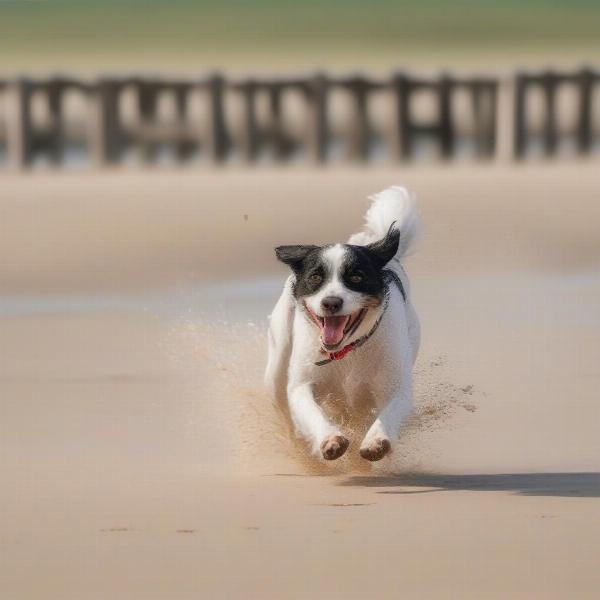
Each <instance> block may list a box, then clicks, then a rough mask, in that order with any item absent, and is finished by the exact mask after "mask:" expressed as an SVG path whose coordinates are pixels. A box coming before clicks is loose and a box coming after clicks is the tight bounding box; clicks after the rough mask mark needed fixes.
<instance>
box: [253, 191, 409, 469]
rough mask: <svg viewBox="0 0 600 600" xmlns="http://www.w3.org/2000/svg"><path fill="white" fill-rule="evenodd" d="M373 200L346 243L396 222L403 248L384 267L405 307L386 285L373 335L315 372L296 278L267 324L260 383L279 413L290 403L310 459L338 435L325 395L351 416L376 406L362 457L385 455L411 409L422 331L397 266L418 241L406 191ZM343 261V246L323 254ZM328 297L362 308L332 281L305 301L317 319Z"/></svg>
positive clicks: (315, 351) (374, 235)
mask: <svg viewBox="0 0 600 600" xmlns="http://www.w3.org/2000/svg"><path fill="white" fill-rule="evenodd" d="M371 200H372V204H371V206H370V208H369V209H368V211H367V213H366V217H365V220H366V224H365V226H364V229H363V231H361V232H360V233H356V234H354V235H353V236H351V237H350V239H349V241H348V243H350V244H355V245H367V244H370V243H373V242H375V241H377V240H380V239H382V238H384V237H385V235H386V233H387V232H388V230H389V228H390V226H391V225H392V223H395V227H397V228H398V229H399V230H400V243H399V247H398V251H397V253H396V255H395V256H394V258H392V260H390V261H389V263H388V264H387V265H386V268H387V269H390V270H393V271H394V272H395V273H396V274H397V275H398V276H399V277H400V280H401V281H402V284H403V286H404V290H405V292H406V302H405V301H404V299H403V298H402V295H401V292H400V290H399V289H398V288H397V287H396V286H395V285H393V284H391V285H390V295H389V304H388V307H387V310H385V312H384V314H383V317H382V320H381V323H380V325H379V327H378V329H377V330H376V331H375V333H374V334H373V336H372V337H371V338H370V339H369V340H368V341H367V342H366V343H365V344H364V345H363V346H362V347H360V348H357V349H356V350H354V351H352V352H350V353H349V354H348V355H347V356H346V357H345V358H344V359H342V360H340V361H335V362H331V363H329V364H327V365H325V366H316V365H315V362H316V361H319V360H321V359H322V358H323V354H322V351H321V344H320V341H319V331H318V328H317V327H316V326H315V325H314V324H313V323H311V322H310V321H309V320H308V319H307V318H306V315H305V314H304V311H302V310H300V308H298V307H297V303H296V300H295V298H294V296H293V294H292V286H293V282H294V275H291V276H290V277H289V278H288V279H287V281H286V282H285V285H284V288H283V292H282V294H281V297H280V298H279V300H278V302H277V304H276V306H275V308H274V310H273V313H272V314H271V317H270V326H269V356H268V363H267V368H266V374H265V380H266V383H267V385H268V386H269V388H270V391H271V392H272V394H273V397H274V398H276V399H277V401H278V402H280V403H281V404H282V405H283V406H285V405H286V404H287V406H288V407H289V411H290V416H291V418H292V421H293V423H294V425H295V428H296V431H297V433H298V434H299V435H300V436H302V437H303V438H305V439H306V440H307V441H308V442H309V443H310V445H311V448H312V450H313V452H314V453H315V454H318V453H319V451H323V447H324V445H326V444H327V443H328V440H334V439H335V436H343V433H342V431H341V430H340V428H339V427H338V426H337V425H336V424H334V423H332V422H331V421H330V420H329V419H328V417H327V415H326V414H325V413H324V411H323V410H322V408H321V406H320V400H321V399H322V398H324V397H325V396H326V395H332V396H333V397H334V398H336V399H339V400H340V401H343V402H347V403H348V404H349V406H351V407H354V408H356V409H362V408H364V407H365V405H366V404H368V403H373V404H375V406H376V407H377V410H378V411H379V412H378V416H377V418H376V419H375V420H374V422H373V423H372V425H371V426H370V428H369V430H368V432H367V434H366V436H365V437H364V439H363V440H362V443H361V446H360V450H361V454H362V455H363V456H365V457H368V456H369V455H371V456H373V455H377V454H378V449H379V450H381V447H382V443H383V444H385V445H387V447H388V448H389V446H390V444H391V443H392V442H393V441H395V440H396V439H397V436H398V433H399V430H400V426H401V425H402V423H403V421H404V420H405V419H406V417H407V416H408V415H409V414H410V412H411V409H412V369H413V365H414V361H415V358H416V355H417V351H418V348H419V344H420V326H419V320H418V318H417V314H416V312H415V309H414V307H413V305H412V303H411V294H410V286H409V281H408V277H407V275H406V272H405V270H404V268H403V267H402V266H401V262H400V260H401V258H402V257H403V256H404V255H405V254H406V253H407V252H408V250H409V249H410V247H411V245H412V243H413V241H414V240H415V237H416V235H417V233H418V229H419V217H418V214H417V211H416V207H415V202H414V199H413V197H412V196H411V195H410V194H409V193H408V191H407V190H406V189H405V188H402V187H391V188H388V189H386V190H384V191H383V192H381V193H379V194H377V195H375V196H373V197H372V198H371ZM342 256H343V246H342V245H340V244H337V245H334V246H331V247H330V248H328V249H327V250H326V258H327V260H328V261H329V262H330V263H331V264H332V266H334V267H335V266H336V265H337V264H339V262H340V261H341V260H342ZM335 272H337V269H336V270H335ZM332 295H333V296H339V297H341V298H343V299H344V306H345V307H347V309H348V311H349V312H353V311H355V310H358V308H359V306H360V305H359V300H360V298H357V297H356V293H355V292H352V291H351V290H349V289H347V288H346V287H345V286H344V285H343V283H342V282H341V281H340V280H339V279H338V278H337V277H333V279H332V280H331V281H329V282H328V283H327V284H326V285H325V286H323V288H322V289H320V290H319V291H318V292H317V293H316V294H314V295H313V296H311V297H308V298H304V301H305V302H306V303H307V305H308V306H309V307H310V308H311V309H312V310H313V311H314V312H317V310H318V306H319V304H320V301H321V299H322V298H323V297H326V296H332ZM382 311H383V306H380V307H379V308H373V309H369V311H368V312H367V315H366V317H365V319H364V321H363V323H362V324H361V326H360V327H359V329H358V331H357V332H356V333H355V334H354V336H353V338H352V339H358V338H359V337H361V336H363V335H365V334H366V333H367V332H369V331H370V330H371V328H372V327H373V325H374V323H375V321H376V319H377V318H378V316H379V315H380V314H381V312H382ZM348 341H350V340H347V341H346V342H348ZM379 454H381V452H379ZM379 457H380V456H378V458H379ZM378 458H375V459H373V458H371V460H377V459H378Z"/></svg>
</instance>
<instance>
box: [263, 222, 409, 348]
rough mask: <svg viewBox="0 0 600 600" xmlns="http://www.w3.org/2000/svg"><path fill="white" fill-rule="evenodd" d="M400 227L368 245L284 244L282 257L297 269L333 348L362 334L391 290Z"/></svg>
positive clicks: (300, 286) (301, 291)
mask: <svg viewBox="0 0 600 600" xmlns="http://www.w3.org/2000/svg"><path fill="white" fill-rule="evenodd" d="M399 241H400V232H399V231H398V230H397V229H395V228H394V226H393V225H392V227H390V230H389V231H388V233H387V235H386V236H385V238H383V239H382V240H380V241H378V242H375V243H373V244H369V245H367V246H354V245H351V244H335V245H330V246H279V247H278V248H275V254H276V255H277V258H278V259H279V260H280V261H281V262H283V263H285V264H286V265H289V267H290V268H291V269H292V271H293V272H294V275H295V282H294V286H293V290H294V296H295V297H296V300H297V301H298V303H299V304H300V305H301V306H302V307H304V308H305V309H306V310H307V311H308V312H309V313H310V315H311V317H312V318H313V320H314V321H315V323H316V324H317V325H318V326H319V327H320V330H321V332H320V334H321V344H322V346H323V348H324V349H325V350H326V351H328V352H334V351H336V350H339V349H340V348H342V347H343V346H344V345H346V344H348V343H350V342H351V341H353V339H356V338H357V337H360V335H362V334H363V333H364V332H362V331H361V324H362V323H363V322H367V321H370V319H365V317H366V316H367V313H368V312H369V311H373V312H374V311H377V310H378V308H379V307H380V306H381V303H382V299H383V295H384V292H385V282H384V277H383V273H382V269H383V268H384V267H385V265H386V264H387V263H388V262H389V261H390V260H391V259H392V258H393V257H394V255H395V254H396V251H397V250H398V243H399Z"/></svg>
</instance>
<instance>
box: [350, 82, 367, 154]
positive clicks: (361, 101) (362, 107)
mask: <svg viewBox="0 0 600 600" xmlns="http://www.w3.org/2000/svg"><path fill="white" fill-rule="evenodd" d="M347 87H348V89H349V90H350V94H351V95H352V99H353V102H354V120H353V127H351V133H350V143H349V148H348V155H349V157H350V158H353V159H355V160H360V161H366V160H367V159H368V158H369V137H370V131H369V115H368V110H367V109H368V105H367V99H368V93H369V88H370V86H369V82H368V81H367V79H366V78H364V77H355V78H353V79H351V80H350V81H349V82H348V84H347Z"/></svg>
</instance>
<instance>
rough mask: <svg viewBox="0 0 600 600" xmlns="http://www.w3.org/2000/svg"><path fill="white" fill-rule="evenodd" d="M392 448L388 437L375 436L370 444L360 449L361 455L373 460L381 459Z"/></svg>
mask: <svg viewBox="0 0 600 600" xmlns="http://www.w3.org/2000/svg"><path fill="white" fill-rule="evenodd" d="M391 449H392V444H391V442H390V440H388V439H387V438H375V439H374V440H373V441H372V442H371V443H370V444H369V445H368V446H365V447H363V448H361V449H360V455H361V456H362V457H363V458H366V459H367V460H370V461H371V462H375V461H376V460H381V459H382V458H383V457H384V456H385V455H386V454H388V453H389V451H390V450H391Z"/></svg>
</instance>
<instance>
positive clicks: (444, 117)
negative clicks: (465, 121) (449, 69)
mask: <svg viewBox="0 0 600 600" xmlns="http://www.w3.org/2000/svg"><path fill="white" fill-rule="evenodd" d="M452 90H453V81H452V80H451V79H450V78H449V77H448V76H447V75H443V76H442V77H441V79H440V83H439V86H438V101H439V119H440V129H439V131H440V146H441V149H442V156H443V157H444V158H450V157H451V156H452V151H453V149H454V128H453V123H452Z"/></svg>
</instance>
